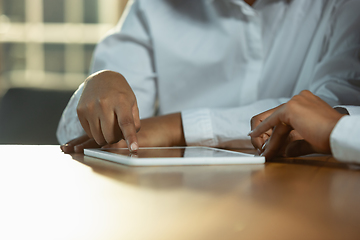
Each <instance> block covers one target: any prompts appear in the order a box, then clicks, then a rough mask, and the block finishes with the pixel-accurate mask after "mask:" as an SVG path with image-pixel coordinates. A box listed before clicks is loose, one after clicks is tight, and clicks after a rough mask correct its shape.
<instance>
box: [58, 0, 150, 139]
mask: <svg viewBox="0 0 360 240" xmlns="http://www.w3.org/2000/svg"><path fill="white" fill-rule="evenodd" d="M153 65H154V64H153V50H152V44H151V36H150V33H149V29H148V26H147V22H146V17H145V14H143V11H142V10H141V2H140V1H132V2H131V3H130V4H128V6H127V9H126V10H125V12H124V14H123V17H122V18H121V19H120V21H119V23H118V25H117V26H116V27H115V28H114V29H113V30H111V31H110V32H109V33H108V34H107V36H105V38H103V39H102V40H101V41H100V43H99V44H98V45H97V46H96V48H95V52H94V55H93V61H92V66H91V73H95V72H98V71H101V70H111V71H115V72H119V73H121V74H122V75H123V76H124V77H125V78H126V79H127V81H128V82H129V85H130V86H131V88H132V89H133V91H134V93H135V95H136V98H137V103H138V107H139V113H140V118H147V117H151V116H153V115H154V112H155V102H156V84H155V81H156V74H155V70H154V66H153ZM82 90H83V85H81V86H80V87H79V88H78V90H77V91H76V92H75V93H74V95H73V97H72V98H71V100H70V101H69V103H68V105H67V107H66V108H65V110H64V112H63V114H62V116H61V119H60V122H59V125H58V129H57V137H58V141H59V142H60V144H64V143H66V142H68V141H70V140H72V139H74V138H76V137H79V136H81V135H83V134H85V131H84V130H83V129H82V127H81V124H80V121H79V119H78V116H77V113H76V107H77V104H78V102H79V99H80V96H81V94H82Z"/></svg>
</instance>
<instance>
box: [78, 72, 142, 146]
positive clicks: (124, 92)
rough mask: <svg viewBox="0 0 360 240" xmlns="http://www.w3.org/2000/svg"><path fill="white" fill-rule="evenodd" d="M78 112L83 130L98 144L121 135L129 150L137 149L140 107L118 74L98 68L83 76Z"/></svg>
mask: <svg viewBox="0 0 360 240" xmlns="http://www.w3.org/2000/svg"><path fill="white" fill-rule="evenodd" d="M77 114H78V117H79V120H80V123H81V125H82V127H83V128H84V130H85V132H86V134H87V135H88V137H89V138H90V139H94V140H95V142H96V144H97V145H99V146H104V145H108V144H112V143H116V142H118V141H120V140H121V139H124V140H125V141H126V143H127V146H128V148H129V150H130V151H136V150H137V149H138V147H139V145H138V141H137V137H136V132H137V131H138V130H139V129H140V118H139V110H138V106H137V102H136V97H135V95H134V93H133V91H132V89H131V87H130V86H129V84H128V82H127V81H126V79H125V78H124V77H123V76H122V75H121V74H119V73H116V72H112V71H101V72H97V73H95V74H93V75H91V76H89V77H88V78H87V79H86V80H85V85H84V89H83V93H82V95H81V97H80V100H79V104H78V106H77Z"/></svg>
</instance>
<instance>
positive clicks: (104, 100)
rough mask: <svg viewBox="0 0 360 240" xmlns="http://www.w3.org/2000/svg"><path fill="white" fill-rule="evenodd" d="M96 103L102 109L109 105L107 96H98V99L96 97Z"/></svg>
mask: <svg viewBox="0 0 360 240" xmlns="http://www.w3.org/2000/svg"><path fill="white" fill-rule="evenodd" d="M96 105H97V106H98V107H99V108H100V109H101V110H104V109H106V108H107V107H108V106H109V99H107V98H98V99H96Z"/></svg>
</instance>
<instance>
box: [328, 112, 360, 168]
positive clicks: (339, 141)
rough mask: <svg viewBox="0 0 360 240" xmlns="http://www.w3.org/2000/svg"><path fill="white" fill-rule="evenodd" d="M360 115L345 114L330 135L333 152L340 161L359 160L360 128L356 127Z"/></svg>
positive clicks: (359, 161) (358, 161)
mask: <svg viewBox="0 0 360 240" xmlns="http://www.w3.org/2000/svg"><path fill="white" fill-rule="evenodd" d="M358 120H360V116H359V117H351V116H344V117H342V118H341V119H340V120H339V121H338V123H337V124H336V125H335V127H334V129H333V131H332V132H331V135H330V147H331V152H332V154H333V156H334V158H336V159H337V160H339V161H345V162H357V163H360V160H359V153H360V152H359V150H358V146H357V145H358V143H359V142H358V141H356V139H358V137H359V134H360V130H359V129H357V128H356V121H358Z"/></svg>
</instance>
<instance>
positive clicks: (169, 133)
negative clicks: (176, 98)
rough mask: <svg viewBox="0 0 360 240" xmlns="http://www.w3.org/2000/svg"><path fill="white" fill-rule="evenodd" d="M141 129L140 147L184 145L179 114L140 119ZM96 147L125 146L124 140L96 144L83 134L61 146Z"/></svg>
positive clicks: (74, 148) (70, 150)
mask: <svg viewBox="0 0 360 240" xmlns="http://www.w3.org/2000/svg"><path fill="white" fill-rule="evenodd" d="M141 126H142V127H141V129H140V131H139V132H138V133H137V138H138V142H139V146H140V147H171V146H185V145H186V143H185V137H184V132H183V127H182V121H181V114H180V113H173V114H169V115H164V116H159V117H152V118H147V119H142V120H141ZM98 147H113V148H125V147H127V145H126V142H125V141H124V140H120V141H119V142H117V143H113V144H106V145H102V146H101V145H98V144H97V143H96V141H95V140H94V139H91V138H89V136H87V135H84V136H81V137H79V138H76V139H74V140H72V141H70V142H68V143H67V144H65V145H63V146H61V149H62V151H63V152H64V153H74V152H76V153H83V151H84V148H98Z"/></svg>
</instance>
